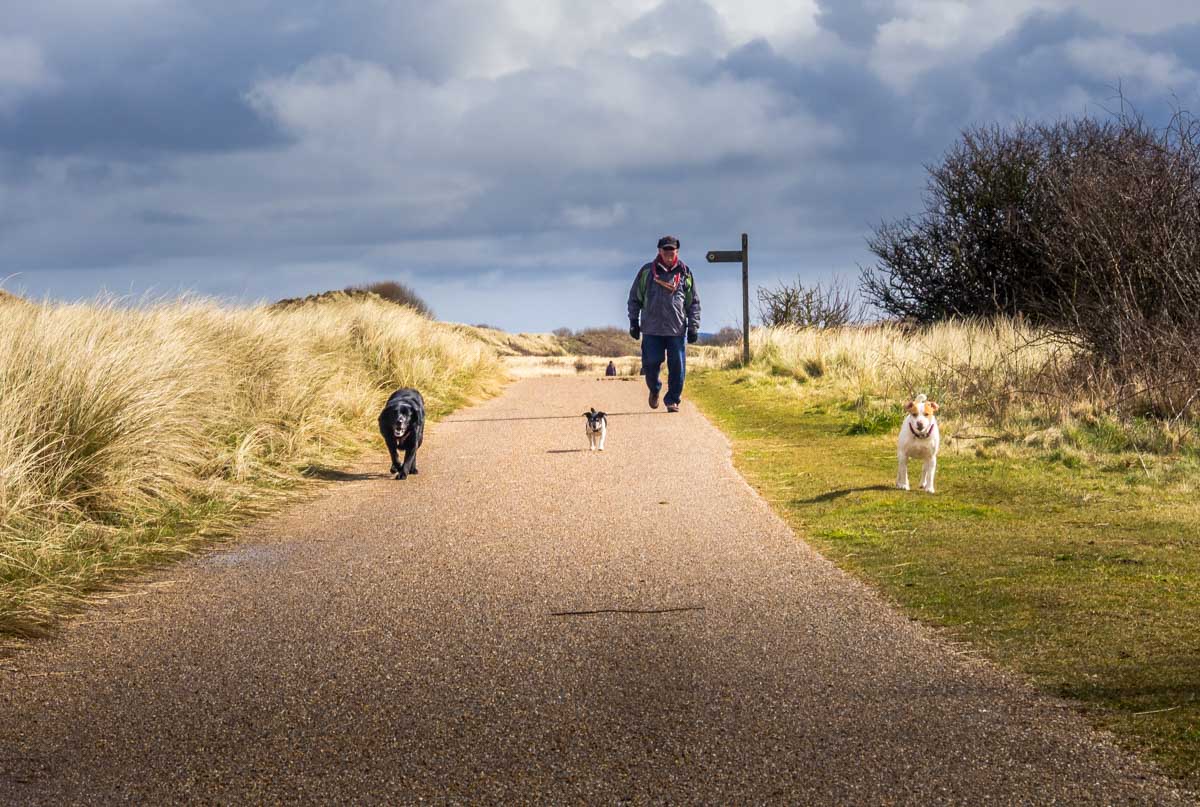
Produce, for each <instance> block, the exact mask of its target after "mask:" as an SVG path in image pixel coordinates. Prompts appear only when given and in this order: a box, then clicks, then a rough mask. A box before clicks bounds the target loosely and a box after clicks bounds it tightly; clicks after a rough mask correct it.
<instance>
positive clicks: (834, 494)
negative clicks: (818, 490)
mask: <svg viewBox="0 0 1200 807" xmlns="http://www.w3.org/2000/svg"><path fill="white" fill-rule="evenodd" d="M868 490H895V486H893V485H869V486H867V487H865V488H843V489H842V490H831V491H829V492H828V493H822V494H821V495H820V496H813V497H812V498H811V499H794V500H792V504H820V503H822V502H831V501H833V500H834V499H840V498H842V497H843V496H849V495H850V494H851V493H864V492H866V491H868Z"/></svg>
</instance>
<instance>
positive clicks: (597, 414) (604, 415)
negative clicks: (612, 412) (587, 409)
mask: <svg viewBox="0 0 1200 807" xmlns="http://www.w3.org/2000/svg"><path fill="white" fill-rule="evenodd" d="M596 417H598V418H606V417H608V415H606V414H605V413H604V412H597V413H596Z"/></svg>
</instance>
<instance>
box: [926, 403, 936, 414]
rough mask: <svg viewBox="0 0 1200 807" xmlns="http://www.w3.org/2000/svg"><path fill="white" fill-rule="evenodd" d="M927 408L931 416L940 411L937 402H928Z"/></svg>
mask: <svg viewBox="0 0 1200 807" xmlns="http://www.w3.org/2000/svg"><path fill="white" fill-rule="evenodd" d="M925 406H927V407H929V414H931V415H932V414H933V413H934V412H936V411H938V405H937V401H926V402H925Z"/></svg>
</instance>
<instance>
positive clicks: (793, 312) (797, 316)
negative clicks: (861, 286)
mask: <svg viewBox="0 0 1200 807" xmlns="http://www.w3.org/2000/svg"><path fill="white" fill-rule="evenodd" d="M857 313H858V312H857V306H856V302H855V298H854V294H853V293H852V292H851V291H849V290H848V289H846V288H845V286H843V285H842V284H841V283H839V282H838V281H836V280H835V281H833V282H831V283H830V284H829V285H828V286H822V285H821V284H820V283H818V284H816V285H814V286H807V287H806V286H805V285H804V284H803V283H801V282H800V281H799V280H796V282H795V283H787V282H780V284H779V285H778V286H776V287H775V288H766V287H764V286H760V287H759V289H758V316H759V319H760V320H761V321H762V324H763V325H765V326H767V327H768V328H775V327H779V326H783V325H792V326H795V327H800V328H840V327H841V326H843V325H848V324H850V323H851V322H853V321H854V320H855V319H856V317H857Z"/></svg>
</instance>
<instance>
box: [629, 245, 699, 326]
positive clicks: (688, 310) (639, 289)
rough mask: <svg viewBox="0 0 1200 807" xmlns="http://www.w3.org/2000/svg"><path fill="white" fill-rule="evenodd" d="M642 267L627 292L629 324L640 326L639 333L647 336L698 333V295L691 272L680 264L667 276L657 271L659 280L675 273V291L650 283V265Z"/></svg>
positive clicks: (651, 275) (654, 261)
mask: <svg viewBox="0 0 1200 807" xmlns="http://www.w3.org/2000/svg"><path fill="white" fill-rule="evenodd" d="M657 262H658V261H657V259H656V260H653V261H650V263H647V264H645V265H644V266H642V268H641V269H639V270H638V273H637V276H636V277H634V279H633V286H631V287H630V289H629V302H628V309H629V324H630V325H636V324H638V323H639V321H640V323H641V328H642V333H646V334H650V335H651V336H683V335H684V334H685V333H687V332H688V331H699V330H700V294H699V293H698V292H697V291H696V281H695V278H693V277H692V270H691V269H689V268H688V267H687V264H685V263H684V262H683V261H679V262H678V263H676V264H675V267H674V268H673V269H671V270H670V272H669V273H668V272H665V271H660V272H659V275H658V276H659V277H660V278H662V279H665V280H668V282H669V278H671V277H672V276H674V275H675V274H676V273H677V272H678V273H679V275H680V282H679V288H677V289H676V290H675V291H673V292H672V291H671V290H670V289H667V288H664V287H663V286H661V285H659V284H658V283H655V282H654V264H655V263H657Z"/></svg>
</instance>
